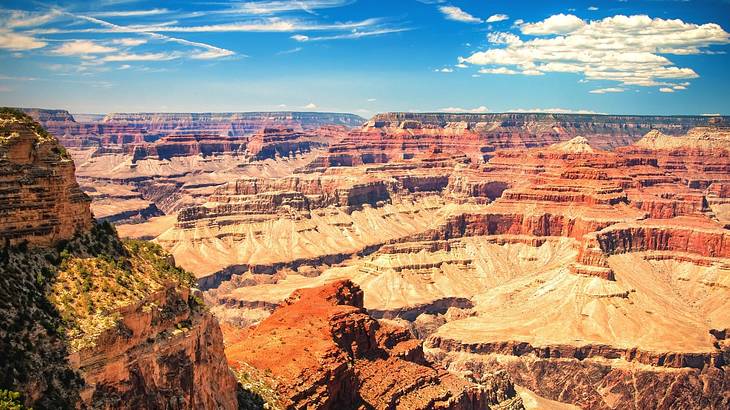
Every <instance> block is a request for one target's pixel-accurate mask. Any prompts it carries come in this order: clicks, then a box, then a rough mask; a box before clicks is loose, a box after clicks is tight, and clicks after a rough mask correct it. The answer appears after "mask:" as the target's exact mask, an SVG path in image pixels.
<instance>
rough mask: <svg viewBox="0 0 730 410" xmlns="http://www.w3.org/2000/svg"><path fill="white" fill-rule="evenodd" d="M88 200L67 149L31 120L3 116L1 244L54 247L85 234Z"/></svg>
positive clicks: (11, 114) (0, 141)
mask: <svg viewBox="0 0 730 410" xmlns="http://www.w3.org/2000/svg"><path fill="white" fill-rule="evenodd" d="M90 202H91V201H90V199H89V198H88V197H87V196H86V195H85V194H84V193H83V192H81V189H80V188H79V186H78V184H77V183H76V180H75V179H74V163H73V161H72V160H71V158H70V157H69V156H68V154H67V153H66V151H65V149H64V148H63V147H61V146H60V145H58V142H57V141H56V140H55V138H53V137H52V136H51V135H49V134H48V133H47V132H46V131H45V130H44V129H43V128H41V127H40V126H38V124H36V123H35V122H34V121H33V120H32V119H31V118H30V117H28V116H25V115H24V114H22V113H19V112H14V111H12V110H8V109H3V111H2V112H0V241H2V242H4V243H5V244H17V243H20V242H21V241H28V242H30V243H32V244H37V245H50V244H52V243H55V242H57V241H60V240H63V239H69V238H71V237H72V236H73V235H74V234H75V233H77V232H79V231H84V230H87V229H88V228H89V227H90V226H91V223H92V217H91V212H90V211H89V203H90Z"/></svg>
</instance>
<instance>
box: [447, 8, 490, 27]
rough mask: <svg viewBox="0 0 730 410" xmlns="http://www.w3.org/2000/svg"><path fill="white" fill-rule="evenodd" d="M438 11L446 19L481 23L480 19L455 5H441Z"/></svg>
mask: <svg viewBox="0 0 730 410" xmlns="http://www.w3.org/2000/svg"><path fill="white" fill-rule="evenodd" d="M439 11H440V12H441V13H442V14H443V15H444V16H445V17H446V19H447V20H453V21H459V22H462V23H481V22H482V19H480V18H478V17H474V16H472V15H471V14H469V13H467V12H465V11H464V10H462V9H460V8H459V7H456V6H441V7H439Z"/></svg>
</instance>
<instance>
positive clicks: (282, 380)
mask: <svg viewBox="0 0 730 410" xmlns="http://www.w3.org/2000/svg"><path fill="white" fill-rule="evenodd" d="M362 306H363V292H362V290H360V289H359V288H358V287H357V286H356V285H354V284H353V283H352V282H349V281H340V282H333V283H330V284H328V285H326V286H323V287H319V288H314V289H306V290H301V291H297V292H295V293H294V294H293V295H291V296H290V297H289V298H288V299H287V300H286V301H285V302H284V303H283V305H282V306H281V307H279V308H278V309H277V310H275V311H274V313H273V314H272V315H271V316H270V317H269V318H267V319H266V320H264V321H263V322H262V323H261V324H260V325H258V326H257V327H256V328H255V329H254V330H251V331H250V332H249V333H247V334H246V335H245V336H243V337H241V336H238V340H237V341H235V342H233V343H231V344H230V345H229V346H228V347H227V349H226V353H227V355H228V360H229V361H231V363H232V364H233V365H234V366H239V367H241V366H244V365H249V366H253V367H254V368H256V369H259V370H261V371H265V372H270V373H269V374H270V375H271V376H270V378H271V379H272V380H271V382H270V383H271V384H273V385H275V389H276V391H277V393H278V397H279V401H280V404H281V405H282V406H283V407H286V408H318V409H344V408H374V409H393V408H403V409H447V408H448V409H490V408H499V409H521V408H523V407H522V401H521V399H520V398H519V396H518V395H517V394H516V392H515V390H514V386H513V385H512V384H511V382H510V381H509V379H507V378H505V377H504V374H489V375H484V376H483V377H481V378H480V379H479V381H478V382H469V381H466V380H464V379H461V378H459V377H457V376H456V375H453V374H449V373H447V372H444V371H443V370H438V369H436V368H434V367H432V366H431V365H430V364H429V363H428V362H427V361H426V360H425V359H424V357H423V351H422V350H421V346H420V342H418V341H417V340H414V339H412V338H411V336H410V335H409V334H408V331H407V330H406V329H405V328H402V327H398V326H397V325H393V324H386V323H381V322H378V321H376V320H374V319H373V318H372V317H370V316H369V315H368V314H367V311H366V310H365V309H363V307H362ZM244 368H245V367H244Z"/></svg>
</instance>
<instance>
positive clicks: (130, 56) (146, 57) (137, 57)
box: [102, 53, 182, 62]
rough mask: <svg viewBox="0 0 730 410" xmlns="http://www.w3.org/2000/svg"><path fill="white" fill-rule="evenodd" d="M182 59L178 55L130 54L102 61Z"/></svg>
mask: <svg viewBox="0 0 730 410" xmlns="http://www.w3.org/2000/svg"><path fill="white" fill-rule="evenodd" d="M180 57H182V55H181V54H179V53H141V54H133V53H132V54H130V53H121V54H114V55H110V56H106V57H104V58H103V59H102V61H106V62H118V61H169V60H174V59H177V58H180Z"/></svg>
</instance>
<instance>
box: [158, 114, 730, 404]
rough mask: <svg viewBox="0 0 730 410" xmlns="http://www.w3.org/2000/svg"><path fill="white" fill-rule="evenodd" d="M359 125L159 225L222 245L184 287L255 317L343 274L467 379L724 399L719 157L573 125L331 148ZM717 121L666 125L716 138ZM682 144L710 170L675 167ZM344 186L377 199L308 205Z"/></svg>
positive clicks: (597, 393)
mask: <svg viewBox="0 0 730 410" xmlns="http://www.w3.org/2000/svg"><path fill="white" fill-rule="evenodd" d="M419 127H420V125H419ZM404 129H410V130H412V129H413V128H408V127H405V128H404ZM363 132H365V133H366V134H367V133H370V132H371V131H356V132H353V133H351V134H350V136H348V137H345V138H344V139H342V140H340V142H338V143H335V144H333V145H330V147H329V148H328V153H327V154H326V155H324V156H320V157H319V158H317V159H315V160H314V161H313V162H312V163H311V164H310V165H308V166H306V167H303V168H301V169H300V170H299V172H298V173H296V174H295V175H293V176H287V177H283V178H274V179H259V178H254V179H248V180H242V181H238V182H237V183H231V184H229V185H228V186H227V188H225V189H220V190H219V191H218V192H217V193H216V194H215V195H214V196H211V197H210V198H209V201H208V202H207V203H206V204H204V205H203V206H201V207H199V208H198V209H197V210H196V211H195V214H186V216H189V217H186V218H185V219H184V220H178V222H177V224H176V226H175V227H174V228H173V229H171V230H170V231H168V232H166V233H165V234H164V235H162V236H160V237H159V238H158V241H159V243H160V244H162V245H163V247H166V248H168V249H171V250H172V252H173V253H174V254H178V255H181V257H183V258H185V259H186V260H188V261H195V260H196V259H195V255H196V254H197V253H198V252H200V251H196V250H194V246H191V245H188V244H191V243H194V242H195V241H198V242H197V243H198V244H197V245H195V246H197V247H199V249H204V250H205V251H204V252H205V254H207V255H210V254H216V255H220V257H217V258H216V261H222V260H223V258H230V259H228V260H229V261H230V262H229V267H228V268H225V269H222V270H221V271H220V272H219V273H217V274H214V275H204V276H201V277H200V283H201V284H202V285H203V286H205V287H206V288H210V289H209V290H208V291H207V292H206V299H207V300H208V301H209V302H210V303H212V304H214V305H217V306H214V307H213V308H212V309H213V312H214V313H215V314H216V315H218V316H219V317H220V318H221V319H222V320H224V321H225V322H227V323H228V324H229V325H231V326H233V328H234V329H235V328H236V327H247V326H250V325H251V324H256V323H259V322H261V321H262V320H263V322H261V323H266V321H268V320H269V319H266V318H267V317H273V316H269V315H272V312H274V313H273V315H275V314H276V312H277V310H275V309H276V306H277V305H278V304H279V303H281V302H282V301H283V300H285V299H286V298H287V297H288V296H289V295H290V294H291V293H292V292H293V291H294V290H295V289H299V288H302V287H315V286H321V285H323V284H327V283H330V282H332V281H338V280H341V279H348V280H351V281H353V282H354V283H357V284H358V285H359V286H360V287H361V288H362V289H363V291H364V302H363V303H364V306H365V307H366V308H367V309H368V312H369V313H370V314H371V315H373V316H374V317H377V318H383V319H390V320H396V321H398V322H399V323H400V324H401V325H403V326H406V327H407V328H409V329H410V330H411V332H413V333H414V334H416V335H418V336H419V337H421V338H423V339H425V349H424V351H425V355H426V358H427V359H429V360H430V361H432V362H434V363H437V364H440V365H442V366H445V367H446V368H447V369H449V370H450V371H452V372H453V373H456V374H461V375H465V377H468V378H476V379H479V378H480V377H482V375H485V374H491V373H493V372H495V371H498V370H503V371H505V372H506V373H507V374H508V375H509V376H510V378H512V379H513V380H515V382H516V383H515V384H516V385H518V387H519V388H525V389H527V390H526V391H527V392H528V393H525V394H527V395H536V396H535V397H538V400H555V401H560V402H565V403H571V404H575V405H578V406H581V407H585V408H596V409H603V408H617V407H622V408H623V407H629V408H631V407H632V406H636V405H635V403H644V402H646V403H652V404H653V405H655V406H657V407H662V406H665V407H667V408H672V407H681V408H723V407H724V406H727V405H728V398H727V397H726V395H724V394H723V393H722V392H723V391H725V390H726V388H725V387H723V386H727V383H728V379H727V376H726V375H727V374H728V373H727V372H728V368H727V357H728V356H727V355H728V351H727V349H728V345H727V343H726V342H725V337H724V336H723V335H724V333H723V332H724V331H725V329H727V328H728V326H730V323H728V319H727V317H726V315H723V313H722V312H724V311H725V310H726V309H727V308H728V304H727V296H728V289H730V288H729V287H728V284H729V283H730V247H729V243H728V235H727V232H726V230H725V229H724V225H723V222H722V220H721V219H720V217H718V214H717V213H716V212H714V210H713V207H712V205H710V204H712V203H714V204H718V203H720V204H722V203H725V202H724V200H723V198H725V197H726V196H727V192H725V191H726V189H725V184H726V182H725V179H724V178H725V177H726V175H727V173H726V172H725V171H724V168H723V167H724V166H726V165H727V163H728V162H727V161H728V159H727V158H728V157H726V156H725V155H726V154H724V151H722V150H717V149H713V150H709V149H706V147H705V148H703V147H701V146H700V147H694V148H691V149H682V148H672V151H671V155H668V154H667V151H666V150H664V149H648V148H646V147H643V146H642V145H643V143H642V144H638V145H633V146H628V147H624V148H620V149H616V150H614V151H606V150H602V149H600V148H599V147H596V146H593V145H592V144H591V140H590V139H589V138H583V137H576V138H573V139H570V140H567V141H560V140H558V142H556V143H555V144H552V145H548V146H545V147H534V148H511V149H498V150H495V151H493V152H490V154H489V159H488V161H487V162H486V163H484V164H480V163H475V162H474V161H470V156H471V155H469V154H468V152H469V150H470V149H471V148H469V144H470V143H471V142H470V140H469V139H467V140H466V141H465V142H464V144H465V145H463V146H462V148H464V149H463V150H458V149H456V146H454V147H449V146H448V145H447V144H450V143H451V142H449V140H448V137H444V140H445V141H444V143H443V144H441V145H440V146H436V147H434V146H431V145H429V144H420V145H419V143H415V144H414V145H402V144H403V141H407V140H408V138H405V139H402V137H403V136H407V135H408V134H407V133H403V132H402V130H396V131H393V132H394V134H395V136H394V137H393V138H394V141H399V142H398V143H395V144H393V145H388V146H382V147H378V146H377V145H376V146H375V147H377V148H373V150H374V152H375V151H377V152H380V153H382V155H381V156H363V152H367V151H360V150H358V151H354V150H351V149H350V148H346V144H345V143H346V142H347V141H348V139H349V138H352V141H355V140H356V138H355V137H354V136H355V135H361V134H360V133H363ZM389 132H390V131H389V130H388V131H383V134H382V140H383V141H387V140H388V139H389V138H390V134H389ZM424 132H425V131H424ZM723 133H724V131H723V129H722V128H721V127H717V126H713V127H710V128H706V129H703V130H692V131H690V132H689V133H688V135H687V136H678V137H668V138H678V140H681V139H683V138H684V139H688V140H692V139H693V135H703V137H702V139H703V140H704V139H706V138H710V139H712V140H713V141H719V142H713V144H714V145H713V147H715V146H716V145H717V144H722V142H721V141H724V138H725V137H723V135H724V134H723ZM708 134H709V135H710V136H708ZM650 137H651V135H650ZM357 141H358V144H360V145H358V146H359V147H364V146H366V145H367V144H369V142H368V140H367V139H359V140H357ZM399 144H401V145H399ZM407 144H410V142H408V143H407ZM404 146H409V147H410V148H408V149H407V151H408V150H411V152H409V153H408V154H407V155H401V154H402V153H403V152H404V151H402V150H401V148H400V147H404ZM383 147H384V148H383ZM390 150H392V152H395V153H396V154H392V153H391V151H390ZM472 152H473V151H472ZM464 153H466V154H464ZM699 157H704V158H707V157H711V158H714V161H715V162H713V163H712V164H714V165H711V166H712V167H713V168H711V169H717V170H718V171H717V172H714V173H713V172H710V171H709V169H708V172H705V171H703V170H698V171H694V170H693V168H692V167H694V166H699V164H700V162H699V161H698V160H697V158H699ZM666 158H671V160H672V161H673V162H672V164H675V165H673V166H667V165H665V164H666V163H667V162H665V161H667V160H666ZM345 159H346V160H345ZM677 164H684V165H685V166H684V167H680V166H677ZM693 164H695V165H693ZM688 169H689V170H690V171H689V172H691V173H692V178H687V172H688V171H687V170H688ZM697 178H704V181H705V182H703V183H702V184H697V183H692V182H691V181H690V179H691V180H697ZM325 181H326V182H325ZM335 181H339V182H335ZM346 181H367V182H368V183H369V184H370V183H373V182H374V181H380V183H381V184H382V185H383V186H384V187H385V189H386V191H385V193H386V194H387V200H385V201H376V202H371V203H367V204H364V206H363V207H362V208H357V207H356V208H354V209H352V208H349V207H347V206H345V205H344V204H343V203H341V202H338V201H334V200H330V201H328V202H321V200H320V199H318V198H322V197H323V196H324V197H327V194H326V192H331V191H326V190H325V189H324V187H326V186H341V185H342V184H344V183H345V182H346ZM347 183H351V182H347ZM277 197H278V198H282V199H281V200H272V198H277ZM283 198H287V199H286V200H284V199H283ZM318 201H319V202H318ZM318 203H321V204H324V205H327V208H324V209H322V208H318V207H317V206H313V204H318ZM405 204H408V207H407V208H406V207H405V206H404V205H405ZM193 209H195V208H193ZM193 209H191V212H192V211H193ZM406 209H407V211H406ZM416 210H417V212H416ZM181 215H182V214H181ZM392 215H397V217H394V216H392ZM411 215H413V216H411ZM416 215H417V218H425V219H413V218H414V216H416ZM256 218H259V219H256ZM381 218H385V221H387V222H386V223H383V222H382V219H381ZM372 227H377V228H376V229H374V230H373V229H372ZM193 238H194V239H193ZM221 249H225V254H224V253H223V252H221V253H220V254H219V253H216V252H220V250H221ZM337 250H339V251H340V252H342V253H344V254H343V255H341V256H340V257H336V258H335V257H334V255H337V254H336V251H337ZM239 252H240V253H239ZM183 255H184V256H183ZM200 261H201V262H202V259H200ZM196 263H197V262H196ZM203 266H204V265H203V264H202V263H201V264H199V265H191V266H190V267H191V268H192V269H194V270H196V271H198V272H200V271H199V270H198V269H200V268H202V267H203ZM206 266H211V265H210V264H208V265H206ZM232 266H236V268H231V267H232ZM214 278H215V279H214ZM227 333H231V334H235V333H236V332H235V331H231V330H229V331H227ZM254 366H255V365H254ZM544 375H550V376H549V380H546V379H545V376H544ZM634 379H635V380H637V381H636V382H635V384H632V383H631V382H630V381H631V380H634ZM632 386H634V387H632ZM703 386H712V387H707V388H704V387H703Z"/></svg>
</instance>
